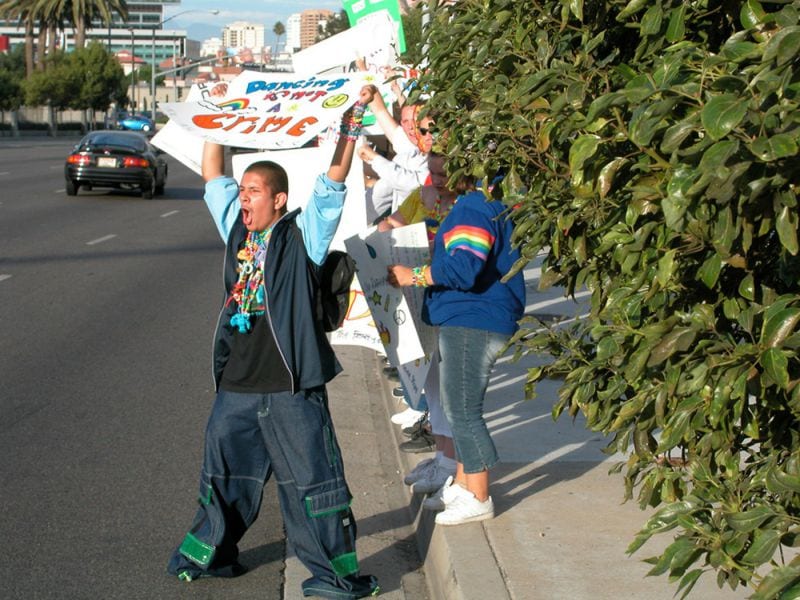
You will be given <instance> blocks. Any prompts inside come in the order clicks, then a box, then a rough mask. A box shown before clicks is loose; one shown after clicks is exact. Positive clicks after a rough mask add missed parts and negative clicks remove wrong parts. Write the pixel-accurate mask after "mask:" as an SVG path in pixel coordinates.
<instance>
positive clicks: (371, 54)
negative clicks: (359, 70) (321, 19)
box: [292, 11, 397, 81]
mask: <svg viewBox="0 0 800 600" xmlns="http://www.w3.org/2000/svg"><path fill="white" fill-rule="evenodd" d="M373 17H374V18H371V19H370V20H369V21H368V22H364V23H359V24H357V25H354V26H353V27H351V28H350V29H347V30H345V31H343V32H341V33H337V34H336V35H334V36H331V37H329V38H327V39H325V40H322V41H321V42H317V43H316V44H314V45H313V46H309V47H308V48H306V49H304V50H300V52H295V53H294V54H293V55H292V65H293V66H294V70H295V71H296V72H298V73H312V72H316V73H320V72H324V71H328V70H330V69H334V68H336V67H345V68H347V67H348V66H349V65H350V64H351V63H353V62H354V61H355V60H356V59H359V58H363V59H364V60H365V62H366V66H367V70H368V71H372V72H373V73H375V74H377V73H378V72H379V69H380V68H381V67H385V66H394V65H396V64H397V51H396V48H397V27H396V26H395V24H394V22H393V21H392V19H391V17H390V16H389V14H388V13H386V12H385V11H384V12H382V13H377V14H375V15H373ZM381 81H382V80H381Z"/></svg>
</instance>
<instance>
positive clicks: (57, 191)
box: [53, 188, 67, 194]
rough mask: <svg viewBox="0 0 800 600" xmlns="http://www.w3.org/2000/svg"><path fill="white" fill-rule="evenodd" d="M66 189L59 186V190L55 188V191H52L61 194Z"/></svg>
mask: <svg viewBox="0 0 800 600" xmlns="http://www.w3.org/2000/svg"><path fill="white" fill-rule="evenodd" d="M66 191H67V190H66V189H65V188H61V189H60V190H56V191H55V192H53V193H54V194H63V193H64V192H66Z"/></svg>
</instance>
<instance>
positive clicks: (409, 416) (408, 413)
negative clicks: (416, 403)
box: [391, 406, 425, 427]
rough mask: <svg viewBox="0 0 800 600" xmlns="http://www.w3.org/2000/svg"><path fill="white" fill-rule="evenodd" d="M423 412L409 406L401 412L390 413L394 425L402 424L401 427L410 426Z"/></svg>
mask: <svg viewBox="0 0 800 600" xmlns="http://www.w3.org/2000/svg"><path fill="white" fill-rule="evenodd" d="M424 414H425V412H424V411H421V410H414V409H413V408H411V407H410V406H409V407H408V408H407V409H405V410H404V411H403V412H399V413H395V414H393V415H392V419H391V420H392V423H394V424H395V425H402V426H403V427H410V426H411V425H413V424H414V423H416V422H417V421H419V420H420V419H421V418H422V416H423V415H424Z"/></svg>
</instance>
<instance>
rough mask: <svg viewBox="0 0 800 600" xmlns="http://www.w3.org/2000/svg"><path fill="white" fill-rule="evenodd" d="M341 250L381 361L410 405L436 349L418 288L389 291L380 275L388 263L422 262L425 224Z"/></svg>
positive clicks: (348, 242) (348, 244)
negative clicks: (352, 269)
mask: <svg viewBox="0 0 800 600" xmlns="http://www.w3.org/2000/svg"><path fill="white" fill-rule="evenodd" d="M345 247H346V248H347V252H348V253H349V254H350V256H352V257H353V259H354V260H355V261H356V264H357V266H358V272H357V274H356V277H358V281H359V284H360V285H361V289H362V290H363V293H364V298H365V299H366V301H367V304H368V305H369V307H370V310H371V312H372V319H373V321H374V322H375V326H376V327H377V329H378V334H379V336H380V339H381V341H382V342H383V345H384V348H385V351H386V356H387V357H388V358H389V362H391V363H392V364H393V365H395V366H397V367H398V371H399V374H400V379H401V381H402V382H403V386H404V387H405V390H406V394H407V395H408V396H409V401H410V403H411V404H412V405H416V403H417V402H418V400H419V395H420V393H421V392H422V387H423V384H424V381H425V378H426V376H427V373H428V369H429V368H430V359H431V356H432V355H433V352H434V351H435V349H436V332H435V330H434V328H433V327H430V326H428V325H425V324H424V323H423V322H422V302H423V298H424V291H423V289H422V288H415V287H406V288H402V289H398V288H395V287H393V286H391V285H389V283H388V282H387V281H386V274H387V267H388V266H389V265H392V264H403V265H408V266H416V265H421V264H424V263H425V262H427V261H428V257H429V254H430V253H429V249H428V236H427V233H426V231H425V224H424V223H416V224H414V225H407V226H405V227H399V228H397V229H392V230H391V231H387V232H378V231H375V232H373V233H371V234H369V235H367V236H366V237H364V238H360V237H357V236H355V237H352V238H348V239H346V240H345Z"/></svg>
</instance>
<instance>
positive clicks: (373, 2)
mask: <svg viewBox="0 0 800 600" xmlns="http://www.w3.org/2000/svg"><path fill="white" fill-rule="evenodd" d="M342 6H343V8H344V10H345V12H346V13H347V18H348V19H349V21H350V25H356V24H359V23H364V22H366V23H370V22H372V20H373V19H375V18H376V17H378V16H379V15H380V16H383V15H386V16H388V17H389V18H390V19H391V20H392V22H393V23H394V26H395V29H396V31H397V34H396V35H397V41H398V46H397V53H398V54H402V53H403V52H405V51H406V36H405V32H404V31H403V20H402V19H401V17H400V5H399V3H398V2H397V0H344V1H343V2H342Z"/></svg>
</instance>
